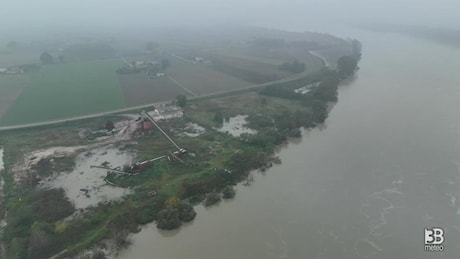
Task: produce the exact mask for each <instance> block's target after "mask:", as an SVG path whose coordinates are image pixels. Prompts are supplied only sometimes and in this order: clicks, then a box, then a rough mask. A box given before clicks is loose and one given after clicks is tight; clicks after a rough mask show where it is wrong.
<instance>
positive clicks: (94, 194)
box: [39, 145, 134, 209]
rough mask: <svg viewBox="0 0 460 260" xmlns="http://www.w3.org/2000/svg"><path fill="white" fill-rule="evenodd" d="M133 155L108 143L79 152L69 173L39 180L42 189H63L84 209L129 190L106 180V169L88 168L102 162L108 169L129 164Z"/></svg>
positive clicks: (119, 197) (119, 196) (78, 207)
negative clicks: (112, 184) (110, 183)
mask: <svg viewBox="0 0 460 260" xmlns="http://www.w3.org/2000/svg"><path fill="white" fill-rule="evenodd" d="M133 158H134V154H133V153H130V152H125V151H123V152H122V151H120V150H118V149H117V148H115V147H113V146H111V145H109V146H105V147H101V148H97V149H93V150H90V151H87V152H82V153H80V154H79V155H78V156H77V157H76V159H75V162H76V166H75V168H74V170H72V171H71V172H62V173H59V174H57V175H55V176H53V177H50V178H48V179H46V180H43V181H41V183H40V186H39V187H41V188H63V189H64V191H65V193H66V195H67V197H68V198H69V200H70V201H71V202H72V203H74V205H75V208H77V209H81V208H87V207H89V206H95V205H97V204H99V203H101V202H107V201H112V200H118V199H121V198H122V197H123V196H125V195H127V194H129V193H130V192H131V191H130V190H129V189H125V188H120V187H114V186H111V185H109V184H107V183H106V182H105V180H104V179H105V177H106V174H107V171H106V170H104V169H98V168H91V166H101V165H105V166H108V167H111V168H115V167H122V166H123V165H125V164H130V163H131V162H132V160H133Z"/></svg>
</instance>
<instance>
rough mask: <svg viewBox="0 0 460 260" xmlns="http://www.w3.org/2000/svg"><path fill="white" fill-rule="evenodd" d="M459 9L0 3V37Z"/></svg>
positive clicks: (363, 2) (405, 15) (435, 1)
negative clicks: (57, 29)
mask: <svg viewBox="0 0 460 260" xmlns="http://www.w3.org/2000/svg"><path fill="white" fill-rule="evenodd" d="M459 10H460V1H458V0H391V1H390V0H161V1H160V0H0V34H3V35H5V34H9V33H11V32H13V31H14V32H15V33H18V31H22V32H26V31H28V29H31V30H33V29H34V28H35V29H36V28H43V27H45V28H51V27H61V28H62V27H64V28H65V27H82V28H101V27H104V28H109V27H115V28H123V27H131V26H138V25H142V26H168V25H172V26H177V25H180V26H182V25H203V24H205V25H206V24H226V23H232V24H234V23H239V24H256V25H268V26H271V27H279V28H286V29H289V28H291V29H293V30H294V29H295V30H302V28H304V27H305V30H308V29H310V30H311V28H319V29H318V30H320V29H321V27H324V26H325V25H327V24H333V23H336V24H343V23H344V22H355V23H373V22H377V23H381V22H391V23H402V24H419V25H434V26H442V27H451V28H457V27H458V28H460V16H459V15H458V11H459ZM0 37H1V36H0Z"/></svg>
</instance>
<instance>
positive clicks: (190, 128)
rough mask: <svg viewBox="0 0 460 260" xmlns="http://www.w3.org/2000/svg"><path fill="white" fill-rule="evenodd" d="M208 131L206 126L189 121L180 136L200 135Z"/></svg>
mask: <svg viewBox="0 0 460 260" xmlns="http://www.w3.org/2000/svg"><path fill="white" fill-rule="evenodd" d="M205 132H206V128H204V127H202V126H200V125H199V124H196V123H191V122H189V123H187V124H186V125H185V128H184V132H182V133H180V134H179V136H188V137H198V136H200V135H202V134H204V133H205Z"/></svg>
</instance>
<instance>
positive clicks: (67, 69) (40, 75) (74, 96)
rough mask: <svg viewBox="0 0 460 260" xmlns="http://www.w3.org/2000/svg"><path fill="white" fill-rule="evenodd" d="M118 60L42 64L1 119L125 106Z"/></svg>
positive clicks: (46, 116) (21, 121) (6, 122)
mask: <svg viewBox="0 0 460 260" xmlns="http://www.w3.org/2000/svg"><path fill="white" fill-rule="evenodd" d="M120 66H121V61H118V60H97V61H88V62H74V63H64V64H53V65H48V66H42V68H41V70H40V71H39V72H37V73H34V74H31V75H30V82H29V84H27V86H26V87H25V89H24V91H23V92H22V94H21V96H20V97H19V98H18V99H17V100H16V102H15V103H14V104H13V105H12V106H11V107H10V108H9V109H8V111H7V112H6V113H5V115H4V116H3V117H2V118H1V119H0V125H15V124H24V123H32V122H40V121H46V120H53V119H61V118H67V117H75V116H82V115H87V114H92V113H97V112H103V111H109V110H113V109H119V108H123V107H124V101H123V95H122V92H121V88H120V84H119V82H118V78H117V75H116V74H115V70H116V69H117V68H119V67H120Z"/></svg>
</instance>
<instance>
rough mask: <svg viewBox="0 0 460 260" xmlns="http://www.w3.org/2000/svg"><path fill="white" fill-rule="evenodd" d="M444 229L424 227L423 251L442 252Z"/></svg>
mask: <svg viewBox="0 0 460 260" xmlns="http://www.w3.org/2000/svg"><path fill="white" fill-rule="evenodd" d="M443 242H444V230H443V229H442V228H438V227H434V228H425V251H427V252H442V251H444V246H443V245H442V243H443Z"/></svg>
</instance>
